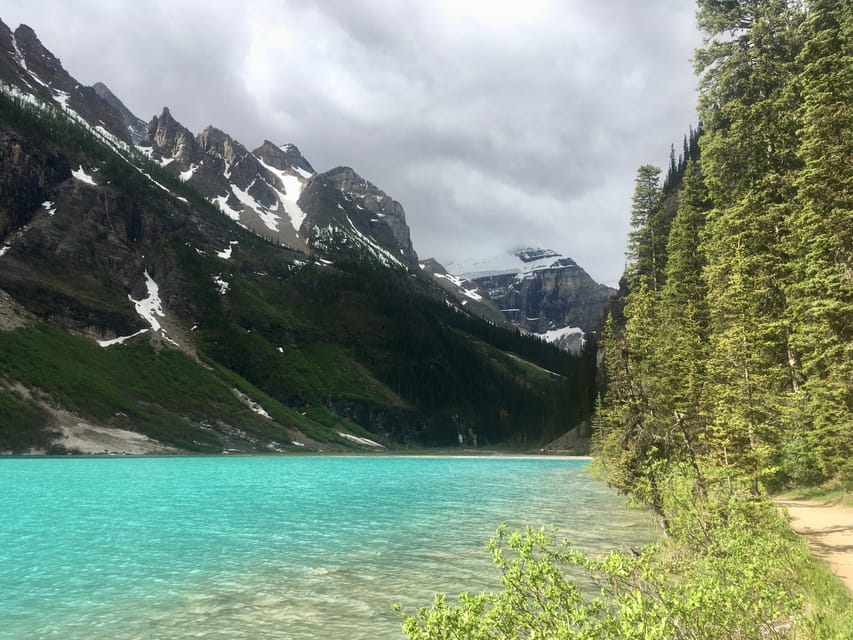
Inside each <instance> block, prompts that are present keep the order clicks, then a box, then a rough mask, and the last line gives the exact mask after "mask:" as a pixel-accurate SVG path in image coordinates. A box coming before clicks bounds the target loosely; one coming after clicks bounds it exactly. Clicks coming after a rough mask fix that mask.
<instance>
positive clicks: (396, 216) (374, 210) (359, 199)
mask: <svg viewBox="0 0 853 640" xmlns="http://www.w3.org/2000/svg"><path fill="white" fill-rule="evenodd" d="M324 178H325V179H326V180H328V181H329V182H330V183H331V185H332V186H333V187H334V188H335V189H337V190H338V191H341V192H342V193H345V194H347V195H349V196H351V197H352V198H354V199H355V202H356V206H357V207H358V208H362V209H366V210H367V211H368V212H370V213H371V214H372V217H373V218H377V219H379V220H381V221H382V222H384V223H385V224H386V225H387V226H388V227H389V229H390V230H391V234H392V235H393V237H394V239H395V240H396V241H397V244H398V245H399V246H400V248H401V249H402V250H403V255H404V256H405V258H406V260H407V261H408V262H412V263H415V262H417V261H418V257H417V255H416V254H415V250H414V248H413V247H412V240H411V237H410V234H409V226H408V225H407V224H406V212H405V211H404V210H403V205H401V204H400V203H399V202H397V201H396V200H394V199H393V198H391V197H389V196H388V194H386V193H385V192H384V191H382V190H381V189H380V188H379V187H377V186H376V185H374V184H372V183H370V182H368V181H367V180H365V179H364V178H362V177H361V176H360V175H358V174H357V173H356V172H355V171H353V170H352V169H350V168H349V167H337V168H335V169H332V170H331V171H329V172H327V173H326V174H324Z"/></svg>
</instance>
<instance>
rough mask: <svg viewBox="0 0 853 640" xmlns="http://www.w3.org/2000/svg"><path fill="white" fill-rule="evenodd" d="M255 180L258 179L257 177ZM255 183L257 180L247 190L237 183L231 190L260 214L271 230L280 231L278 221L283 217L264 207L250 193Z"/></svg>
mask: <svg viewBox="0 0 853 640" xmlns="http://www.w3.org/2000/svg"><path fill="white" fill-rule="evenodd" d="M255 180H257V178H256V179H255ZM254 184H255V181H252V184H250V185H249V189H246V190H245V191H243V190H242V189H241V188H240V187H238V186H237V185H236V184H232V185H231V191H232V193H233V194H234V195H235V196H237V199H238V200H239V201H240V202H242V203H243V204H244V205H245V206H247V207H249V208H250V209H251V210H252V211H254V212H255V213H256V214H258V217H259V218H260V219H261V221H262V222H263V223H264V225H266V227H267V229H269V230H270V231H275V232H278V222H279V220H280V219H281V218H280V217H279V216H277V215H276V214H274V213H273V212H272V211H270V210H269V209H267V208H266V207H264V206H263V205H262V204H261V203H260V202H258V201H257V200H255V199H254V198H253V197H252V196H251V195H249V190H250V189H251V188H252V185H254Z"/></svg>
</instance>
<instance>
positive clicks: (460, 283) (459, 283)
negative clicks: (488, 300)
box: [433, 273, 483, 302]
mask: <svg viewBox="0 0 853 640" xmlns="http://www.w3.org/2000/svg"><path fill="white" fill-rule="evenodd" d="M433 276H434V277H436V278H444V279H445V280H448V281H450V282H452V283H453V284H454V285H456V287H457V288H458V289H459V291H460V293H462V295H464V296H466V297H468V298H471V299H472V300H476V301H477V302H482V301H483V296H481V295H480V294H479V293H477V290H476V289H471V288H470V285H471V283H470V282H468V281H467V280H463V279H462V278H459V277H457V276H454V275H453V274H452V273H434V274H433ZM466 285H469V286H466Z"/></svg>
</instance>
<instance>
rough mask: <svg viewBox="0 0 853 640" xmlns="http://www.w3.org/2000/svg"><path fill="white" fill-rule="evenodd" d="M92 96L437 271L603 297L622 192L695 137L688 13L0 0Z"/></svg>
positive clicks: (562, 7) (467, 2) (623, 209)
mask: <svg viewBox="0 0 853 640" xmlns="http://www.w3.org/2000/svg"><path fill="white" fill-rule="evenodd" d="M0 18H2V19H3V21H4V22H6V23H7V24H8V25H9V26H10V27H11V28H12V29H15V28H16V27H17V26H18V24H19V23H21V22H23V23H25V24H28V25H30V26H31V27H33V29H35V31H36V33H37V34H38V35H39V38H40V39H41V41H42V43H43V44H44V45H45V46H46V47H47V48H48V49H49V50H51V51H52V52H53V53H54V54H55V55H57V56H58V57H59V58H60V59H61V60H62V62H63V65H64V66H65V68H66V69H67V70H68V71H69V72H70V73H71V75H73V76H74V77H76V78H77V80H79V81H80V82H83V83H85V84H93V83H95V82H97V81H101V82H104V83H105V84H106V85H107V86H109V87H110V88H111V89H112V90H113V92H114V93H115V94H116V95H118V97H119V98H121V99H122V100H123V101H124V102H125V104H126V105H127V106H128V107H129V108H130V110H131V111H133V112H134V113H136V114H137V115H138V116H139V117H141V118H143V119H144V120H149V119H150V118H151V116H153V115H155V114H159V113H160V111H161V110H162V108H163V106H168V107H169V108H170V110H171V111H172V114H173V115H174V116H175V118H177V119H178V120H179V121H180V122H182V123H183V124H185V125H186V126H187V127H189V128H190V129H191V130H193V131H195V132H198V131H201V130H202V129H203V128H204V127H206V126H207V125H208V124H213V125H215V126H217V127H219V128H220V129H223V130H224V131H226V132H227V133H229V134H231V135H232V136H234V137H235V138H237V139H238V140H239V141H240V142H242V143H243V144H244V145H246V146H247V147H248V148H250V149H253V148H255V147H256V146H259V145H260V144H261V143H262V142H263V140H264V139H269V140H272V141H273V142H275V143H276V144H284V143H288V142H292V143H294V144H296V145H297V146H298V147H299V148H300V150H301V151H302V153H303V155H304V156H305V157H306V158H307V159H308V160H309V162H311V163H312V164H313V165H314V168H315V169H317V170H318V171H325V170H327V169H331V168H332V167H335V166H338V165H349V166H351V167H353V168H354V169H355V170H356V171H357V172H358V173H360V174H361V175H362V176H363V177H365V178H367V179H368V180H370V181H371V182H373V183H375V184H376V185H378V186H379V187H380V188H382V189H383V190H385V191H386V192H387V193H388V194H389V195H391V196H392V197H394V198H395V199H397V200H399V201H400V202H401V203H402V204H403V206H404V207H405V209H406V215H407V219H408V222H409V225H410V226H411V228H412V239H413V242H414V244H415V250H416V251H417V252H418V254H419V255H420V256H421V258H427V257H435V258H437V259H438V260H439V261H440V262H445V263H447V262H450V261H451V260H454V259H459V258H472V257H477V256H490V255H494V254H497V253H500V252H502V251H505V250H507V249H510V248H516V247H521V246H528V245H529V246H542V247H546V248H551V249H554V250H556V251H560V252H562V253H564V254H566V255H568V256H570V257H572V258H574V259H575V260H576V261H577V262H578V263H579V264H580V265H581V266H583V267H584V268H585V269H586V270H587V271H588V272H589V273H590V274H591V275H592V276H593V277H594V278H595V279H596V280H598V281H600V282H606V283H609V284H614V283H616V282H617V281H618V279H619V276H620V274H621V272H622V269H623V266H624V252H625V240H626V234H627V232H628V220H629V216H630V207H631V202H630V199H631V193H632V191H633V181H634V175H635V173H636V170H637V168H638V167H639V166H640V165H641V164H645V163H653V164H658V165H661V166H665V165H666V163H667V161H668V155H669V145H670V143H673V142H674V143H675V144H676V148H677V149H679V148H680V144H681V139H682V136H683V134H684V133H685V132H686V131H687V128H688V126H689V125H691V124H693V123H694V122H695V119H696V116H695V102H696V97H695V86H696V79H695V77H694V76H693V72H692V64H691V58H692V57H693V50H694V48H695V47H697V46H698V45H699V44H700V37H699V35H698V33H697V31H696V29H695V26H694V6H693V3H692V2H689V1H687V0H644V1H643V2H637V0H550V1H549V0H323V1H321V0H233V1H232V0H73V1H67V2H60V1H58V0H26V2H24V1H22V0H0Z"/></svg>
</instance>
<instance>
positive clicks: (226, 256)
mask: <svg viewBox="0 0 853 640" xmlns="http://www.w3.org/2000/svg"><path fill="white" fill-rule="evenodd" d="M235 244H237V241H236V240H232V241H231V242H229V243H228V246H227V247H225V248H224V249H223V250H222V251H217V252H216V257H217V258H222V259H223V260H230V259H231V252H232V251H233V250H234V245H235Z"/></svg>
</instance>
